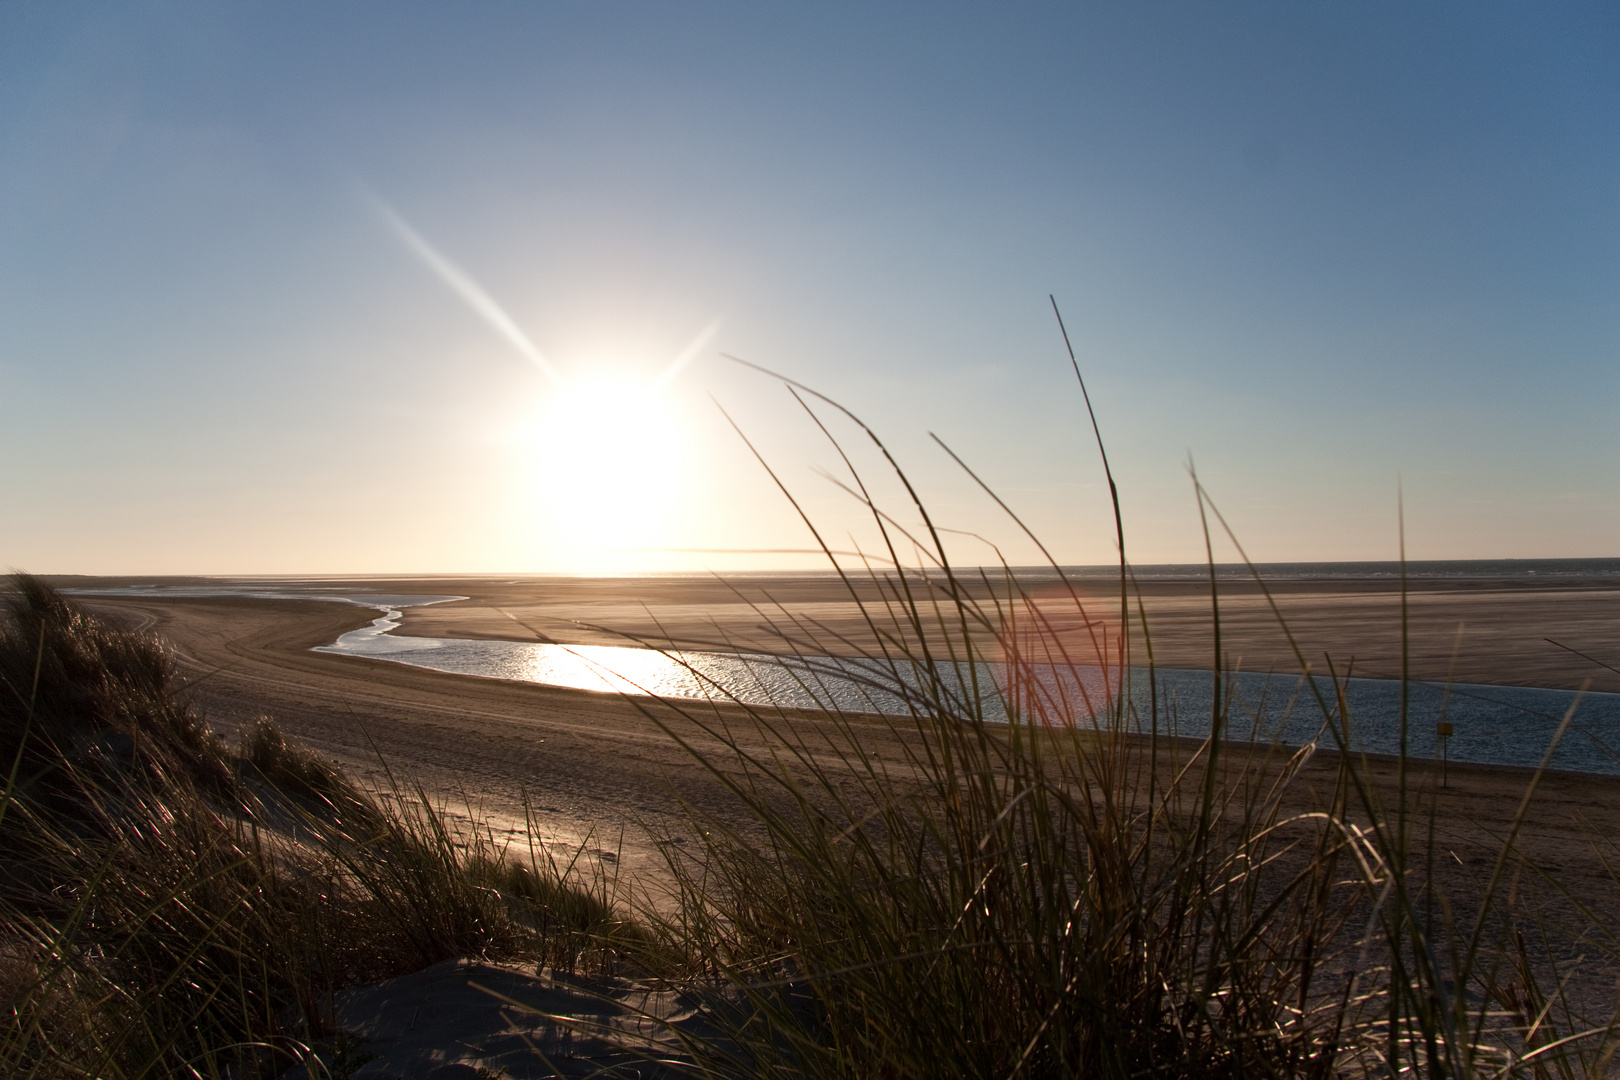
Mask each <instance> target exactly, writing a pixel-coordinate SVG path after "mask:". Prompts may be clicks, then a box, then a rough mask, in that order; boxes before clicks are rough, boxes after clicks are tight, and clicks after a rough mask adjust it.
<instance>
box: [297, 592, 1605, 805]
mask: <svg viewBox="0 0 1620 1080" xmlns="http://www.w3.org/2000/svg"><path fill="white" fill-rule="evenodd" d="M350 602H355V601H353V600H351V601H350ZM420 602H433V601H432V600H429V599H426V598H423V599H422V600H421V601H420ZM404 606H408V604H401V605H398V606H396V607H394V608H392V609H389V610H387V611H386V612H385V613H384V614H383V616H382V617H381V618H379V619H377V620H375V621H374V622H373V623H372V624H371V625H370V626H367V627H364V628H362V629H359V630H354V631H351V632H349V633H347V634H344V635H343V636H342V637H340V638H338V639H337V641H335V642H333V643H332V644H331V645H323V646H320V647H318V648H317V649H316V651H317V652H325V653H335V654H338V655H345V656H367V657H372V658H374V659H379V660H389V661H393V662H395V663H402V664H410V665H412V666H415V667H422V668H429V669H432V670H435V671H445V672H452V673H454V674H458V675H473V676H478V677H482V678H492V679H512V680H517V681H520V682H534V683H544V684H546V685H550V686H568V687H575V688H578V689H582V690H598V691H610V692H618V693H626V694H650V695H656V696H658V697H667V698H696V699H702V698H718V699H731V700H736V701H741V702H747V703H750V704H758V705H766V704H776V705H781V706H786V707H793V708H836V709H843V710H846V711H853V712H884V713H898V714H905V713H907V712H909V711H910V709H911V707H912V706H913V705H917V704H919V703H920V702H921V701H922V696H921V695H920V694H919V692H918V689H917V688H918V687H919V686H921V685H922V684H923V682H924V681H931V680H938V682H937V685H938V692H939V694H940V695H942V696H943V697H944V698H945V699H948V700H952V701H953V702H954V703H955V704H956V705H957V706H958V708H959V709H960V710H962V711H964V712H971V711H973V710H974V708H975V703H976V704H977V708H978V709H979V710H980V711H981V714H982V715H983V716H984V717H985V719H988V720H1001V721H1004V720H1005V719H1006V718H1007V715H1008V709H1009V705H1010V707H1012V708H1014V709H1017V710H1018V711H1020V712H1022V713H1024V714H1026V715H1040V716H1044V717H1046V718H1047V719H1051V720H1064V721H1068V722H1078V723H1090V722H1091V719H1090V717H1091V712H1090V710H1089V709H1088V707H1087V703H1088V702H1089V703H1090V704H1091V705H1092V706H1095V707H1097V708H1099V709H1100V708H1102V707H1103V705H1104V702H1106V701H1107V700H1108V699H1109V696H1110V692H1111V691H1112V690H1114V689H1115V688H1114V686H1113V682H1114V681H1115V680H1116V679H1117V676H1118V673H1117V672H1107V673H1105V672H1103V671H1102V670H1101V669H1100V668H1096V667H1075V668H1072V669H1059V668H1055V667H1051V666H1048V665H1040V666H1037V667H1036V668H1034V669H1032V670H1031V671H1029V672H1027V673H1026V674H1025V677H1024V678H1022V679H1020V680H1018V684H1017V686H1016V687H1014V688H1013V689H1015V690H1016V691H1017V693H1016V695H1014V694H1012V693H1011V692H1010V691H1009V687H1008V673H1007V670H1006V668H1005V665H1000V664H990V663H981V664H976V665H973V667H972V668H968V667H967V666H966V665H963V666H961V667H960V668H953V667H949V666H941V667H939V668H936V669H931V670H925V669H921V668H916V667H912V666H911V665H904V666H899V667H896V666H892V665H888V664H886V663H884V662H881V661H873V660H856V659H841V658H833V657H808V658H792V657H775V656H765V655H759V654H742V653H712V652H694V651H682V652H675V653H668V654H665V653H661V652H658V651H655V650H651V649H639V648H627V647H619V646H606V645H551V644H537V643H529V642H518V641H471V640H465V639H460V638H418V637H396V636H394V635H393V634H392V633H391V631H393V630H394V629H396V628H397V626H398V623H399V617H400V610H399V609H400V608H401V607H404ZM1153 675H1154V677H1153V679H1152V680H1150V678H1149V673H1148V672H1147V671H1146V669H1137V670H1135V671H1133V672H1132V673H1131V684H1132V685H1131V695H1130V696H1131V701H1132V704H1133V706H1134V712H1135V714H1136V718H1135V724H1136V727H1137V730H1141V731H1147V730H1150V729H1151V728H1152V727H1153V724H1154V719H1155V716H1156V718H1157V725H1158V730H1160V731H1161V732H1166V733H1172V734H1177V735H1189V736H1195V737H1202V736H1205V735H1207V734H1208V733H1209V730H1210V716H1211V712H1212V709H1211V702H1212V697H1213V678H1212V676H1211V675H1210V673H1209V672H1207V671H1197V670H1182V669H1168V670H1166V669H1160V670H1158V671H1157V672H1155V673H1153ZM975 682H976V683H977V691H975V689H974V684H975ZM1223 682H1224V689H1223V693H1224V694H1226V695H1227V696H1228V697H1229V698H1230V700H1231V708H1230V709H1229V711H1228V716H1229V717H1230V719H1229V720H1228V724H1229V730H1228V732H1227V736H1228V737H1229V738H1234V739H1249V738H1255V739H1258V740H1262V741H1273V740H1274V741H1277V742H1281V743H1285V744H1289V745H1303V744H1304V743H1307V742H1310V741H1312V740H1320V741H1321V743H1322V745H1324V746H1332V745H1335V740H1334V736H1333V735H1332V733H1331V732H1330V731H1328V730H1326V729H1325V721H1324V715H1332V716H1333V717H1334V719H1335V721H1337V719H1338V715H1337V711H1336V706H1335V705H1334V702H1335V700H1336V695H1335V693H1334V688H1333V685H1332V683H1331V682H1329V680H1327V679H1325V678H1318V679H1316V680H1315V688H1316V690H1318V691H1320V693H1321V696H1322V699H1323V700H1325V701H1326V702H1327V703H1328V705H1329V712H1328V714H1324V712H1323V709H1322V706H1321V704H1320V703H1319V701H1318V699H1317V696H1316V694H1315V693H1313V692H1312V686H1311V685H1310V683H1308V682H1307V681H1306V680H1305V679H1303V678H1300V677H1298V676H1287V675H1266V674H1260V673H1254V672H1236V673H1233V674H1230V675H1228V676H1225V677H1224V680H1223ZM1407 687H1408V705H1407V717H1408V725H1407V727H1408V747H1409V750H1410V752H1411V753H1412V754H1413V755H1415V756H1419V757H1438V756H1439V755H1440V752H1441V749H1442V748H1441V740H1440V738H1439V737H1438V736H1437V734H1436V724H1437V723H1438V722H1440V721H1441V720H1444V721H1446V722H1449V723H1451V724H1452V725H1453V727H1454V730H1455V734H1454V735H1452V736H1451V737H1450V738H1449V740H1447V741H1448V742H1449V746H1447V747H1446V748H1445V750H1446V753H1447V756H1448V757H1449V758H1450V759H1451V760H1455V761H1473V762H1481V763H1487V764H1496V765H1523V766H1535V765H1537V764H1539V763H1540V761H1541V758H1542V755H1543V754H1544V753H1545V752H1546V750H1547V747H1548V745H1549V743H1550V742H1551V740H1552V737H1553V735H1554V733H1555V732H1556V731H1557V729H1558V725H1559V723H1560V721H1561V720H1562V719H1563V717H1564V714H1565V713H1566V712H1567V711H1568V710H1569V709H1570V707H1571V705H1574V706H1575V713H1574V717H1573V720H1572V722H1571V725H1570V728H1569V731H1568V732H1567V734H1566V735H1565V737H1564V739H1563V741H1562V742H1561V743H1560V744H1559V745H1558V747H1557V749H1556V750H1555V752H1554V754H1553V758H1552V765H1553V767H1554V768H1559V769H1568V770H1574V771H1580V772H1596V773H1608V774H1613V775H1620V694H1587V695H1585V696H1581V695H1577V694H1575V693H1574V692H1572V691H1568V690H1545V689H1536V688H1530V687H1514V686H1480V685H1469V684H1454V685H1452V686H1451V687H1449V688H1447V687H1443V686H1439V685H1435V684H1432V683H1416V682H1414V683H1409V684H1407ZM1155 690H1156V691H1157V693H1156V694H1155V692H1154V691H1155ZM1344 696H1345V699H1346V701H1347V703H1348V706H1349V709H1348V712H1349V730H1350V733H1351V742H1352V746H1353V747H1355V748H1356V749H1360V750H1365V751H1368V752H1371V753H1396V752H1398V750H1399V749H1400V717H1401V684H1400V683H1399V682H1394V681H1390V680H1384V679H1350V680H1347V681H1346V682H1345V683H1344ZM1577 699H1579V700H1578V701H1577ZM920 707H921V706H920V705H919V708H920Z"/></svg>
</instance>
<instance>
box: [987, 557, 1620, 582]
mask: <svg viewBox="0 0 1620 1080" xmlns="http://www.w3.org/2000/svg"><path fill="white" fill-rule="evenodd" d="M1131 569H1132V571H1133V572H1134V573H1135V575H1136V578H1137V580H1139V581H1195V580H1196V581H1207V580H1209V566H1208V564H1207V563H1159V564H1149V565H1144V566H1133V567H1132V568H1131ZM1017 573H1018V575H1019V576H1020V577H1027V576H1031V575H1050V576H1056V572H1055V571H1054V570H1053V569H1052V568H1051V567H1049V566H1048V567H1035V566H1032V567H1020V568H1018V569H1017ZM1063 573H1064V574H1065V575H1067V576H1069V577H1073V578H1098V577H1105V578H1106V577H1113V578H1117V577H1118V576H1119V565H1118V564H1117V563H1116V564H1114V565H1109V566H1065V567H1063ZM1254 573H1259V575H1260V576H1261V577H1262V578H1264V579H1266V580H1267V581H1369V580H1393V581H1398V580H1400V576H1401V564H1400V563H1398V562H1274V563H1256V564H1255V565H1254V568H1253V569H1252V570H1251V569H1250V568H1249V567H1248V566H1247V565H1245V564H1243V563H1216V564H1215V576H1216V579H1217V580H1226V579H1243V580H1248V579H1249V578H1250V577H1252V575H1253V574H1254ZM1406 578H1407V580H1408V581H1432V580H1435V579H1447V580H1454V581H1497V580H1500V581H1525V582H1529V581H1537V580H1541V581H1545V580H1548V579H1552V580H1569V581H1600V580H1602V581H1613V582H1615V583H1616V584H1620V559H1426V560H1422V561H1415V562H1408V563H1407V564H1406Z"/></svg>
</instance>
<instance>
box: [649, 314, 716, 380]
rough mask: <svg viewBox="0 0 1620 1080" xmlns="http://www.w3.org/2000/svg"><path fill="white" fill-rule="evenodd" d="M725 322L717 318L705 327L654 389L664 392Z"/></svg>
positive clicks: (660, 378)
mask: <svg viewBox="0 0 1620 1080" xmlns="http://www.w3.org/2000/svg"><path fill="white" fill-rule="evenodd" d="M724 321H725V320H724V319H720V318H717V319H715V320H714V321H713V322H711V323H710V324H709V325H708V326H705V327H704V328H703V330H702V332H701V333H699V334H698V336H697V337H695V338H693V339H692V344H690V345H688V346H687V347H686V348H685V349H682V350H681V354H680V355H679V356H677V357H676V358H675V359H674V361H673V362H671V363H670V365H669V367H667V368H665V369H664V373H663V374H662V375H660V376H658V380H657V381H656V382H654V383H653V388H654V389H657V390H662V389H663V388H664V387H666V386H668V385H669V383H670V381H671V380H672V379H674V378H675V376H677V375H679V374H680V373H681V369H682V368H684V367H685V366H686V365H687V364H690V363H691V362H692V360H693V358H694V357H696V356H697V354H698V353H699V352H701V351H702V350H703V346H705V345H707V344H708V343H709V342H710V341H711V340H712V339H713V338H714V335H715V334H717V333H719V332H720V324H721V323H722V322H724Z"/></svg>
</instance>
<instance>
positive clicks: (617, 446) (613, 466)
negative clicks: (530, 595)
mask: <svg viewBox="0 0 1620 1080" xmlns="http://www.w3.org/2000/svg"><path fill="white" fill-rule="evenodd" d="M548 397H549V401H548V402H547V404H546V405H545V406H544V408H543V411H542V414H541V416H540V418H539V421H538V423H537V424H536V425H535V426H534V428H533V438H532V440H531V445H532V450H533V453H534V455H535V459H534V464H535V466H536V470H537V479H538V488H539V494H540V496H541V513H542V516H543V517H544V519H545V522H546V526H547V532H549V533H551V534H552V535H553V536H554V537H555V538H557V539H558V540H559V541H562V542H563V543H564V544H565V546H567V547H569V548H572V549H574V550H573V551H572V553H571V554H573V555H574V556H575V557H576V558H578V557H583V558H586V559H589V558H591V557H593V556H601V555H605V554H608V553H611V552H613V551H617V550H622V549H625V548H634V547H655V546H659V545H660V544H664V543H667V542H668V540H669V537H670V534H671V530H672V526H673V524H674V519H675V517H676V516H677V515H678V513H679V512H680V510H681V509H682V506H683V498H682V492H683V490H684V488H685V479H686V469H685V464H686V456H687V455H686V441H687V440H686V437H685V432H684V430H683V427H682V425H681V424H680V422H679V420H678V417H677V413H676V409H675V407H674V405H673V403H672V402H671V401H670V400H669V398H668V396H667V395H666V394H665V393H663V392H662V390H661V389H660V388H658V387H657V386H656V385H654V384H652V383H650V382H648V381H646V380H637V379H633V378H629V377H625V376H618V375H594V376H589V377H585V378H577V379H573V380H570V381H568V382H566V383H564V384H563V385H561V386H559V387H558V388H557V390H556V391H555V392H554V393H553V394H551V395H548Z"/></svg>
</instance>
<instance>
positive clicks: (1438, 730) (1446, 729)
mask: <svg viewBox="0 0 1620 1080" xmlns="http://www.w3.org/2000/svg"><path fill="white" fill-rule="evenodd" d="M1434 731H1435V734H1437V735H1450V734H1451V725H1450V724H1449V723H1446V724H1436V725H1434Z"/></svg>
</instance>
